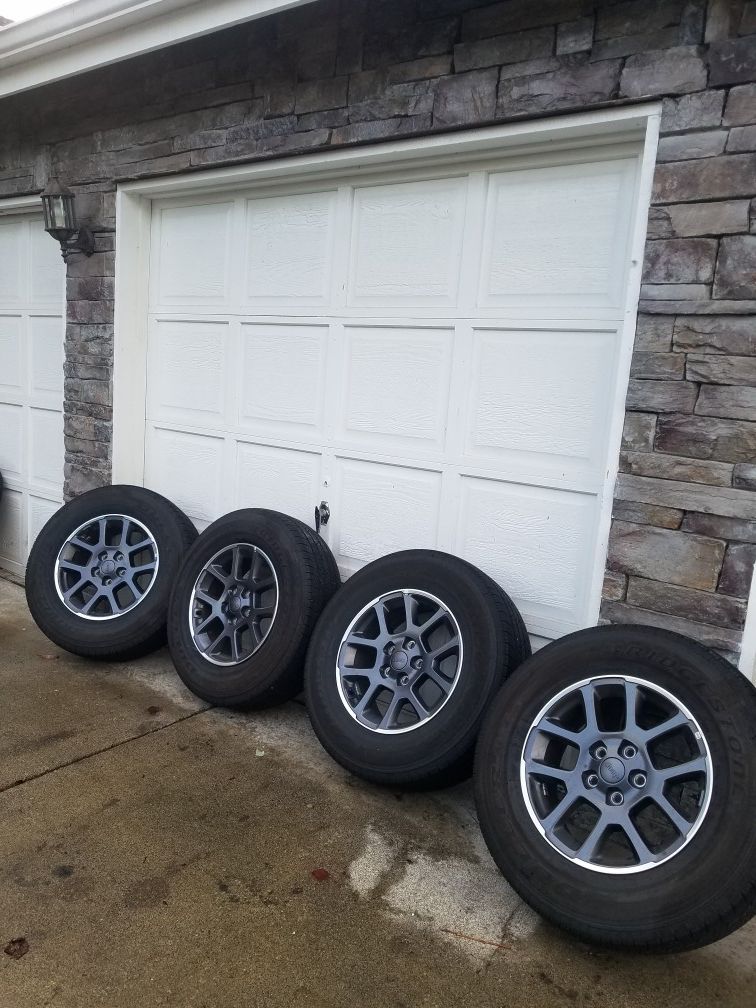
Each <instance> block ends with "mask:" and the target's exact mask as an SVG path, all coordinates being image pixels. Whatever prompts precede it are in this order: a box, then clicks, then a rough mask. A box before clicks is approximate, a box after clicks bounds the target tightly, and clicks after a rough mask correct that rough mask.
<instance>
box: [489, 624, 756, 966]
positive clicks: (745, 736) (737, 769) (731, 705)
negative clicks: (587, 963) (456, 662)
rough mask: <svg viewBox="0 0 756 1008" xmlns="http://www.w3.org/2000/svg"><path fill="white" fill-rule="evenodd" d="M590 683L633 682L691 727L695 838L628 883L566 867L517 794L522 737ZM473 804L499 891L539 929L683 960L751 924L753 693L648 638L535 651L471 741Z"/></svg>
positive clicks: (567, 641) (615, 630) (694, 656)
mask: <svg viewBox="0 0 756 1008" xmlns="http://www.w3.org/2000/svg"><path fill="white" fill-rule="evenodd" d="M592 676H596V677H601V676H619V677H622V676H637V677H639V678H643V679H645V680H647V681H648V682H650V683H651V684H653V685H655V686H660V687H661V688H663V689H665V690H667V691H668V692H669V693H671V694H672V695H673V696H674V697H675V698H676V699H678V700H679V701H681V702H682V703H683V704H684V705H685V706H686V707H687V708H688V710H689V711H690V713H691V714H692V715H693V717H694V718H695V719H696V720H697V721H698V724H699V725H700V727H701V730H702V732H703V735H704V737H705V739H706V741H707V743H708V746H709V752H710V755H711V759H712V768H713V789H712V792H711V800H710V804H709V807H708V811H707V812H706V813H705V818H704V820H703V821H702V823H701V826H700V828H699V829H698V832H697V833H695V834H694V836H693V837H692V838H691V840H690V841H689V843H688V844H687V845H686V846H685V847H683V848H682V849H681V850H680V851H679V852H678V853H677V854H676V855H673V856H672V857H671V858H670V859H669V860H667V861H666V862H663V863H661V864H659V865H657V866H654V867H650V868H647V869H646V870H644V871H640V872H634V873H630V874H604V873H601V872H596V871H593V870H591V869H588V868H586V867H583V866H581V865H577V864H575V863H573V862H572V861H571V860H569V859H568V858H566V857H564V856H563V855H562V854H560V853H559V852H558V851H557V850H556V849H555V848H554V847H552V846H551V844H550V843H549V842H548V841H547V840H546V839H545V838H544V837H543V836H542V835H541V833H540V832H539V831H538V830H537V829H536V827H535V825H534V823H533V821H532V820H531V818H530V816H529V814H528V810H527V807H526V804H525V801H524V798H523V795H522V792H521V786H520V759H521V754H522V751H523V746H524V744H525V740H526V738H527V736H528V733H529V730H530V726H531V724H532V723H533V720H534V718H535V717H536V716H537V715H538V713H539V711H540V710H541V709H542V708H543V707H545V705H546V704H547V703H548V702H549V700H550V699H551V698H552V697H556V696H557V695H558V694H559V693H560V691H561V690H563V689H565V688H567V687H568V686H570V685H572V684H574V683H577V682H581V681H583V680H585V679H588V678H590V677H592ZM475 798H476V805H477V809H478V815H479V818H480V825H481V829H482V831H483V835H484V837H485V840H486V843H487V844H488V847H489V850H490V851H491V854H492V855H493V858H494V860H495V861H496V863H497V865H498V866H499V868H500V870H501V871H502V873H503V874H504V876H505V877H506V879H507V881H508V882H509V883H510V884H511V885H512V886H513V887H514V889H516V890H517V892H518V893H519V894H520V895H521V896H522V898H523V899H524V900H525V901H526V902H527V903H529V904H530V905H531V906H532V907H533V908H534V909H535V910H536V911H537V912H538V913H540V914H541V915H542V916H543V917H545V918H546V919H547V920H549V921H551V922H552V923H554V924H556V925H558V926H559V927H562V928H564V929H565V930H567V931H569V932H570V933H572V934H573V935H575V936H577V937H578V938H580V939H582V940H585V941H589V942H593V943H596V944H599V945H605V946H609V947H613V948H628V949H635V950H639V951H645V952H682V951H685V950H688V949H693V948H697V947H700V946H702V945H706V944H709V943H710V942H714V941H717V940H718V939H720V938H723V937H724V936H725V935H727V934H729V933H730V932H732V931H734V930H735V929H736V928H738V927H740V926H741V925H742V924H744V923H745V922H746V921H747V920H749V919H750V918H751V917H752V916H753V915H754V913H756V820H755V819H754V809H755V808H756V690H754V688H753V686H751V684H750V683H749V682H748V681H747V680H746V679H745V677H744V676H743V675H742V674H741V673H740V672H738V671H737V670H736V669H735V668H733V666H732V665H730V664H729V663H728V662H727V661H725V660H724V659H723V658H721V657H720V656H719V655H717V654H715V653H714V652H712V651H710V650H709V649H708V648H705V647H703V646H702V645H700V644H697V643H695V642H694V641H691V640H688V639H687V638H685V637H682V636H680V635H678V634H674V633H670V632H668V631H665V630H659V629H656V628H651V627H642V626H619V625H615V626H607V627H597V628H592V629H589V630H582V631H580V632H578V633H575V634H571V635H570V636H568V637H563V638H562V639H561V640H559V641H557V642H555V643H553V644H551V645H549V646H547V647H545V648H544V649H543V650H541V651H539V652H537V653H536V654H535V655H534V656H533V657H532V658H531V659H530V661H528V662H527V663H526V664H525V665H523V667H522V668H521V669H520V671H519V672H518V673H517V674H516V675H515V676H513V677H512V679H511V680H510V681H509V682H508V683H507V684H506V685H505V686H504V687H503V689H502V690H501V692H500V693H499V695H498V697H497V698H496V700H495V702H494V704H493V706H492V707H491V708H490V710H489V712H488V715H487V717H486V720H485V723H484V726H483V729H482V731H481V735H480V739H479V742H478V748H477V753H476V764H475Z"/></svg>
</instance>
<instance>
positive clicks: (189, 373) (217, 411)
mask: <svg viewBox="0 0 756 1008" xmlns="http://www.w3.org/2000/svg"><path fill="white" fill-rule="evenodd" d="M228 341H229V324H228V323H227V322H207V321H171V320H165V319H158V320H156V321H155V322H154V323H153V327H152V334H151V340H150V351H151V352H150V356H149V361H148V369H147V375H148V377H147V401H148V411H149V416H150V418H151V419H154V420H175V421H178V422H182V421H183V422H185V423H188V424H192V425H193V426H209V427H221V426H223V423H224V420H225V415H224V412H225V403H226V386H227V380H226V355H227V348H228Z"/></svg>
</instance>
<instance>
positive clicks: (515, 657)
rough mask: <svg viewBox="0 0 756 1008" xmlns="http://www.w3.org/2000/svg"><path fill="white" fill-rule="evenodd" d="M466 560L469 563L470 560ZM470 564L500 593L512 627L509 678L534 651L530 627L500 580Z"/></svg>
mask: <svg viewBox="0 0 756 1008" xmlns="http://www.w3.org/2000/svg"><path fill="white" fill-rule="evenodd" d="M466 562H468V563H469V561H466ZM470 566H471V567H472V568H473V570H476V571H478V573H479V574H482V575H483V577H484V578H486V580H487V581H488V582H489V583H490V585H491V589H492V591H494V592H496V593H497V594H498V595H499V598H500V600H501V606H502V608H503V610H504V612H505V613H506V620H507V622H508V623H509V625H510V627H511V628H512V637H511V640H510V642H509V661H508V662H507V678H509V676H511V675H512V673H513V672H514V671H515V670H516V669H518V668H519V667H520V665H522V664H523V662H526V661H527V660H528V658H530V656H531V655H532V653H533V648H532V646H531V643H530V635H529V634H528V629H527V627H526V626H525V621H524V620H523V618H522V615H521V613H520V610H519V609H518V608H517V606H516V605H515V604H514V602H513V601H512V599H511V598H510V597H509V595H507V593H506V592H505V591H504V589H503V588H502V587H501V585H500V584H499V582H498V581H494V579H493V578H492V577H489V575H488V574H486V573H484V571H481V570H480V569H479V568H478V567H475V566H474V565H473V564H470Z"/></svg>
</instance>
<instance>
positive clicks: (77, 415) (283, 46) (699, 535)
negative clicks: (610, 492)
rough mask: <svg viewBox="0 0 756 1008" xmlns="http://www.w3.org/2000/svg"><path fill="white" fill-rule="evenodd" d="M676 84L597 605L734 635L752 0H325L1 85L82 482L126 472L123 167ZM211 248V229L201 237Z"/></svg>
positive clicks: (748, 290)
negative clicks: (52, 76)
mask: <svg viewBox="0 0 756 1008" xmlns="http://www.w3.org/2000/svg"><path fill="white" fill-rule="evenodd" d="M646 98H659V99H662V102H663V115H662V124H661V134H662V135H661V141H660V144H659V150H658V165H657V168H656V174H655V179H654V191H653V206H652V208H651V212H650V215H649V231H648V242H647V246H646V258H645V270H644V277H643V287H642V291H641V302H640V311H639V316H638V328H637V335H636V344H635V355H634V358H633V364H632V377H631V380H630V387H629V391H628V398H627V422H626V425H625V432H624V441H623V446H622V456H621V465H620V469H621V474H620V477H619V481H618V484H617V489H616V500H615V504H614V522H613V527H612V534H611V542H610V549H609V556H608V565H607V574H606V585H605V601H604V605H603V609H602V618H604V619H607V620H613V621H619V620H622V621H633V622H643V623H653V624H658V625H661V626H668V627H672V628H674V629H678V630H682V631H683V632H685V633H688V634H690V635H691V636H693V637H696V638H698V639H700V640H703V641H705V642H706V643H709V644H711V645H712V646H714V647H715V648H717V649H719V650H721V651H723V652H725V653H727V654H729V655H731V656H733V655H735V654H737V651H738V648H739V642H740V636H741V630H742V626H743V621H744V615H745V599H746V596H747V593H748V588H749V583H750V576H751V571H752V568H753V563H754V558H755V557H756V495H754V493H753V491H754V489H756V200H754V191H755V190H756V153H755V151H756V2H755V0H747V2H746V0H594V2H590V0H540V2H533V0H504V2H496V3H486V2H484V0H341V2H339V0H319V2H318V3H315V4H312V5H310V6H307V7H304V8H302V9H300V10H295V11H291V12H288V13H285V14H281V15H277V16H275V17H272V18H268V19H266V20H264V21H260V22H255V23H252V24H249V25H246V26H242V27H238V28H234V29H231V30H228V31H224V32H219V33H216V34H215V35H213V36H210V37H207V38H203V39H199V40H196V41H193V42H190V43H185V44H181V45H177V46H174V47H172V48H170V49H166V50H163V51H160V52H157V53H153V54H149V55H145V56H143V57H139V58H136V59H132V60H130V61H128V62H126V63H122V64H118V65H115V66H112V67H108V68H104V69H101V70H97V71H93V72H91V73H88V74H86V75H83V76H81V77H78V78H75V79H72V80H69V81H65V82H61V83H58V84H54V85H49V86H47V87H44V88H40V89H38V90H36V91H34V92H31V93H28V94H26V95H22V96H19V97H15V98H11V99H6V100H5V101H2V102H0V126H1V127H2V128H0V197H1V196H5V195H13V194H18V193H31V192H37V191H39V189H40V188H42V186H43V185H44V184H45V182H46V179H47V175H48V173H49V172H50V171H53V172H55V173H57V174H59V176H60V177H61V178H62V179H63V180H64V181H65V182H67V183H68V184H69V185H71V186H72V187H73V188H74V189H75V191H76V193H77V203H78V206H79V210H80V212H81V214H82V217H83V218H84V220H85V221H89V222H91V223H92V224H93V225H94V226H95V227H96V228H98V229H99V230H98V234H97V254H96V255H94V256H93V257H92V258H91V259H85V258H82V257H74V258H72V259H71V261H70V263H69V266H68V288H67V289H68V309H67V311H68V316H67V317H68V327H67V338H66V363H65V376H66V377H65V438H66V470H65V475H66V493H67V494H68V495H69V496H70V495H73V494H76V493H79V492H81V491H82V490H84V489H86V488H88V487H90V486H92V485H95V484H99V483H104V482H107V481H108V480H109V479H110V440H111V420H112V416H111V413H112V410H111V403H112V394H111V371H112V354H113V330H112V320H113V297H114V292H113V272H114V255H115V249H114V240H113V233H112V229H113V225H114V205H115V204H114V193H115V188H116V181H117V180H126V179H134V178H141V177H145V176H152V175H158V174H163V173H174V172H185V171H190V170H193V169H199V168H208V167H212V166H216V165H218V166H219V165H224V164H229V163H233V162H235V161H247V160H251V159H256V158H263V157H265V158H267V157H276V156H281V155H290V154H296V153H297V152H304V151H311V150H315V149H317V150H322V149H327V148H330V147H335V146H339V145H344V144H352V143H361V142H368V141H379V140H382V139H387V138H397V137H403V136H410V135H420V134H425V133H429V132H432V131H434V130H446V129H450V128H458V127H465V126H472V125H482V124H486V123H493V122H506V121H509V120H513V119H522V118H528V117H533V116H543V115H550V114H555V113H563V112H571V111H579V110H584V109H587V108H593V107H610V106H612V105H613V104H617V103H627V102H629V101H638V100H643V99H646ZM198 252H200V253H201V250H198Z"/></svg>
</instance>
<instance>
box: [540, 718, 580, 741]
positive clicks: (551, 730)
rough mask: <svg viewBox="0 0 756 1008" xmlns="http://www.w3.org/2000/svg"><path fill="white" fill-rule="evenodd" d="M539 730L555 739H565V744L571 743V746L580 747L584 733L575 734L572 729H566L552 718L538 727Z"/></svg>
mask: <svg viewBox="0 0 756 1008" xmlns="http://www.w3.org/2000/svg"><path fill="white" fill-rule="evenodd" d="M538 730H539V731H542V732H543V733H544V734H545V735H553V736H554V738H560V739H564V741H565V742H569V743H570V744H571V745H575V746H580V743H581V739H582V732H575V731H572V730H571V729H570V728H565V727H563V726H562V725H560V724H557V723H556V722H555V721H552V720H551V719H550V718H547V719H545V720H544V721H543V722H542V723H541V724H540V725H539V726H538Z"/></svg>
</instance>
